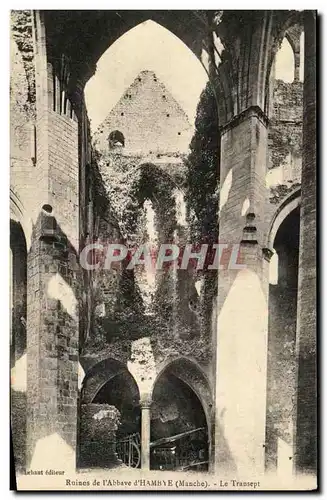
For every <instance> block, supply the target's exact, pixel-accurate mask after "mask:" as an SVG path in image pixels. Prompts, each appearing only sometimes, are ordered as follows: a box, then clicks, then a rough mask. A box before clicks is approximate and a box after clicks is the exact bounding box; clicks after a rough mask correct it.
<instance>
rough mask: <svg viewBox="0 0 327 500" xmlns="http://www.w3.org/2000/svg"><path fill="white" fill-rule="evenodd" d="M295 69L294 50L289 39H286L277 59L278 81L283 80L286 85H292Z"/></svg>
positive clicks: (276, 76) (276, 74)
mask: <svg viewBox="0 0 327 500" xmlns="http://www.w3.org/2000/svg"><path fill="white" fill-rule="evenodd" d="M294 67H295V61H294V52H293V49H292V47H291V45H290V43H289V41H288V40H287V38H284V40H283V43H282V45H281V47H280V49H279V51H278V52H277V54H276V59H275V78H276V80H283V81H284V82H286V83H292V82H293V80H294Z"/></svg>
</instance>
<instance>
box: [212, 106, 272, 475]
mask: <svg viewBox="0 0 327 500" xmlns="http://www.w3.org/2000/svg"><path fill="white" fill-rule="evenodd" d="M266 161H267V119H266V117H265V115H264V113H263V112H262V110H261V109H260V108H259V107H258V106H252V107H250V108H248V109H246V110H245V111H244V112H242V113H241V114H240V115H238V116H236V117H234V118H233V119H232V120H231V121H230V122H229V123H228V124H227V125H226V126H225V127H224V128H223V130H222V140H221V186H222V187H221V191H220V219H219V242H220V243H225V244H227V245H228V248H229V249H231V248H233V250H232V252H234V253H233V258H232V260H231V261H230V268H226V267H227V266H226V265H224V268H223V269H221V270H219V275H218V301H217V329H216V338H215V339H214V342H215V343H216V359H217V369H216V408H215V410H216V422H215V423H216V425H215V466H216V472H219V473H222V474H224V473H227V474H228V473H230V472H233V473H234V474H235V473H236V474H237V473H238V474H239V475H240V476H241V475H242V473H246V475H247V476H249V474H251V473H253V474H254V475H257V476H258V475H259V474H261V473H263V472H264V457H265V420H266V365H267V332H268V257H269V256H268V255H267V254H268V252H266V250H265V249H264V248H263V242H264V207H265V203H266V196H267V191H266V187H265V175H266ZM235 244H236V245H240V247H239V248H240V250H239V255H238V258H237V260H235V259H234V257H235V256H237V247H231V245H235ZM266 256H267V258H266ZM223 260H224V261H225V259H222V261H223ZM233 261H234V263H233ZM235 264H236V265H235ZM240 264H241V265H242V266H243V267H239V265H240Z"/></svg>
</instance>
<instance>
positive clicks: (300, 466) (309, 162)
mask: <svg viewBox="0 0 327 500" xmlns="http://www.w3.org/2000/svg"><path fill="white" fill-rule="evenodd" d="M304 29H305V60H304V88H303V162H302V186H301V220H300V250H299V280H298V305H297V311H298V312H297V339H296V354H297V363H298V374H297V415H296V422H295V433H296V437H295V450H294V456H295V470H296V472H298V473H299V472H303V473H304V472H306V473H308V472H311V473H315V472H316V467H317V379H316V377H317V367H316V15H315V12H314V11H306V12H305V20H304Z"/></svg>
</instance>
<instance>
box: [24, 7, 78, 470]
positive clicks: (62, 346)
mask: <svg viewBox="0 0 327 500" xmlns="http://www.w3.org/2000/svg"><path fill="white" fill-rule="evenodd" d="M34 26H35V30H34V31H35V32H34V35H35V53H36V56H35V59H36V108H37V123H36V140H37V161H36V166H35V168H36V171H37V174H38V178H39V183H38V184H37V185H36V186H35V198H36V199H37V203H36V206H37V207H38V209H37V212H36V213H35V215H34V221H33V223H34V227H33V234H32V241H31V247H30V251H29V253H28V265H27V268H28V269H27V457H28V463H27V465H28V466H29V467H31V468H33V469H35V470H36V469H45V468H52V469H56V468H60V469H62V467H65V469H66V470H73V469H75V465H76V464H75V452H76V427H77V418H76V414H77V397H78V387H77V381H78V342H79V321H78V309H77V303H78V286H77V285H78V282H79V279H78V268H77V265H76V263H77V257H78V236H79V227H78V225H79V217H78V199H79V184H78V124H77V121H76V117H75V116H74V113H71V108H70V106H68V105H67V106H66V107H65V105H64V104H65V102H66V101H65V98H64V97H63V95H64V92H63V90H64V89H63V88H62V89H61V90H62V91H61V90H60V85H59V79H58V74H55V73H54V70H53V65H52V64H51V61H49V59H48V55H47V44H46V32H45V26H44V23H43V19H42V13H40V12H36V13H35V23H34ZM54 82H55V85H54ZM55 98H56V99H55ZM59 101H60V104H58V102H59ZM66 104H67V102H66Z"/></svg>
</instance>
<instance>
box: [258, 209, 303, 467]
mask: <svg viewBox="0 0 327 500" xmlns="http://www.w3.org/2000/svg"><path fill="white" fill-rule="evenodd" d="M292 207H293V209H292V210H290V211H289V213H287V206H286V207H284V219H282V220H281V218H279V226H277V227H278V228H276V227H275V226H273V228H272V232H273V233H274V240H273V248H274V252H275V255H274V258H273V261H272V266H273V269H271V273H270V285H269V330H268V365H267V422H266V467H267V469H269V470H276V469H277V470H283V471H284V472H285V473H287V471H288V473H289V474H292V468H293V433H294V431H293V419H294V411H295V389H296V356H295V340H296V320H297V294H298V261H299V232H300V206H299V204H298V203H297V205H296V206H295V207H294V202H293V204H292ZM276 220H277V219H276Z"/></svg>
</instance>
